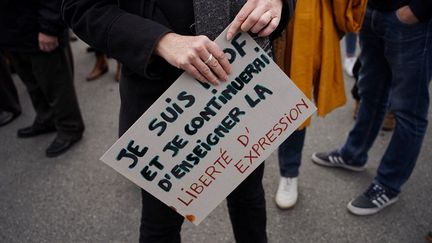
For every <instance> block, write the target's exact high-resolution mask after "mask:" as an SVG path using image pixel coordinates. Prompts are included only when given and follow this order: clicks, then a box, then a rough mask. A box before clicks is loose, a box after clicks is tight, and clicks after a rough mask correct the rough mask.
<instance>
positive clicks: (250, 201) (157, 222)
mask: <svg viewBox="0 0 432 243" xmlns="http://www.w3.org/2000/svg"><path fill="white" fill-rule="evenodd" d="M263 175H264V163H263V164H262V165H260V166H259V167H258V168H257V169H256V170H255V171H254V172H252V173H251V174H250V175H249V176H248V177H247V178H246V179H245V180H244V181H243V182H242V183H241V184H240V185H239V186H238V187H237V188H236V189H235V190H234V191H233V192H231V194H230V195H229V196H228V197H227V201H228V211H229V215H230V219H231V224H232V227H233V231H234V237H235V239H236V242H237V243H250V242H253V243H265V242H267V234H266V208H265V198H264V188H263V186H262V183H261V180H262V178H263ZM141 191H142V216H141V227H140V240H139V241H140V242H141V243H162V242H163V243H178V242H180V241H181V237H180V230H181V226H182V224H183V221H184V218H183V217H182V216H181V215H180V214H178V213H176V212H175V211H174V210H172V209H171V208H169V207H168V206H166V205H165V204H164V203H162V202H161V201H159V200H158V199H156V198H155V197H153V196H152V195H150V194H149V193H148V192H146V191H144V190H141Z"/></svg>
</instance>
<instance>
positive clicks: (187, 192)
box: [101, 32, 316, 225]
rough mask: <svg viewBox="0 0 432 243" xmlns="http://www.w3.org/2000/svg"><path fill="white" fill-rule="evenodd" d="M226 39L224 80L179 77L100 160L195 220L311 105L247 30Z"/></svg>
mask: <svg viewBox="0 0 432 243" xmlns="http://www.w3.org/2000/svg"><path fill="white" fill-rule="evenodd" d="M225 36H226V32H223V33H222V34H221V35H220V36H219V37H218V38H217V39H216V43H217V44H218V45H219V46H220V47H221V48H222V50H224V52H225V54H226V55H227V57H228V59H229V61H230V63H231V65H232V70H233V71H232V73H231V74H230V76H229V81H228V82H224V83H221V84H220V85H217V86H210V85H206V84H202V83H200V82H198V81H196V80H195V79H194V78H192V77H191V76H189V75H188V74H186V73H184V74H182V75H181V76H180V77H179V78H178V79H177V80H176V81H175V83H174V84H173V85H172V86H171V87H170V88H169V89H168V90H167V91H166V92H165V93H164V94H163V95H162V96H161V97H160V98H159V99H158V100H157V101H156V102H155V103H154V104H153V105H152V106H151V107H150V108H149V109H148V110H147V111H146V112H145V113H144V114H143V115H142V116H141V118H139V119H138V120H137V121H136V122H135V124H134V125H133V126H132V127H130V129H129V130H128V131H127V132H126V133H125V134H124V135H123V136H122V137H121V138H120V139H119V140H118V141H117V142H116V143H115V144H114V145H113V146H112V147H111V148H110V149H109V150H108V151H107V152H106V153H105V154H104V155H103V156H102V158H101V160H102V161H103V162H105V163H106V164H108V165H109V166H111V167H112V168H114V169H115V170H116V171H118V172H119V173H121V174H122V175H124V176H125V177H127V178H128V179H129V180H131V181H133V182H134V183H135V184H137V185H138V186H140V187H141V188H143V189H144V190H146V191H148V192H149V193H151V194H152V195H154V196H155V197H156V198H158V199H159V200H161V201H162V202H164V203H165V204H167V205H168V206H170V207H172V208H173V209H174V210H176V211H177V212H178V213H180V214H181V215H183V216H184V217H186V218H187V219H188V220H189V221H191V222H192V223H194V224H196V225H198V224H199V223H200V222H201V221H202V220H203V219H204V218H205V217H206V216H207V215H208V214H209V213H210V212H211V211H212V210H213V209H214V208H215V207H216V206H217V205H218V204H219V203H220V202H221V201H222V200H224V199H225V198H226V197H227V196H228V195H229V193H230V192H231V191H233V190H234V189H235V188H236V187H237V186H238V185H239V184H240V183H241V182H242V181H243V180H244V179H245V178H246V177H247V176H248V175H249V174H250V173H251V172H252V171H253V170H254V169H255V168H256V167H257V166H259V165H260V164H261V163H262V162H263V161H264V159H266V158H267V157H268V156H269V155H270V154H271V153H272V152H273V151H274V150H275V149H276V148H277V147H278V146H279V144H281V143H282V142H283V141H284V140H285V139H286V138H287V137H288V136H289V135H290V134H291V133H292V132H293V131H295V130H296V128H297V127H299V126H300V125H301V124H302V123H303V122H304V121H305V120H306V119H307V118H308V117H309V116H310V115H311V114H312V113H313V112H314V111H315V110H316V108H315V106H314V105H313V104H312V103H311V101H310V100H308V99H307V98H306V97H305V96H304V94H303V93H302V92H301V91H300V90H299V89H298V88H297V87H296V86H295V85H294V84H293V82H292V81H291V80H290V79H289V78H288V77H287V76H286V75H285V74H284V73H283V72H282V71H281V70H280V69H279V68H278V66H277V65H276V64H275V63H274V62H273V61H272V60H271V58H270V57H269V56H268V55H267V54H266V53H265V51H264V50H262V49H261V48H260V47H259V46H258V44H257V43H256V42H255V41H254V40H253V39H252V38H251V37H250V36H249V35H248V34H247V33H238V34H237V35H236V36H235V37H234V38H233V39H232V40H231V41H229V42H228V41H226V40H225V38H224V37H225Z"/></svg>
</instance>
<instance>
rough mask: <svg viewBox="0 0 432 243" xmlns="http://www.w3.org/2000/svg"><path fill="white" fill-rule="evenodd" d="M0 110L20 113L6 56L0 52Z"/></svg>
mask: <svg viewBox="0 0 432 243" xmlns="http://www.w3.org/2000/svg"><path fill="white" fill-rule="evenodd" d="M0 110H2V111H9V112H12V113H14V114H20V113H21V106H20V103H19V99H18V93H17V90H16V88H15V85H14V83H13V80H12V77H11V74H10V71H9V67H8V64H7V63H6V57H5V56H4V55H3V54H2V53H1V52H0Z"/></svg>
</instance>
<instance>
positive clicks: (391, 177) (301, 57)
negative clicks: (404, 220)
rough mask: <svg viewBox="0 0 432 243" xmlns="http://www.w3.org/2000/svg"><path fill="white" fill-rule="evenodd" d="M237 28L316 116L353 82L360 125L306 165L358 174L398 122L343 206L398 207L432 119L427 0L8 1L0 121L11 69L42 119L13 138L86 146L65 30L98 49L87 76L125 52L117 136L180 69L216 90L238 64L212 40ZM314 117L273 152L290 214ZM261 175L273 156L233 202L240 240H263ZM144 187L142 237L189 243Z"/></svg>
mask: <svg viewBox="0 0 432 243" xmlns="http://www.w3.org/2000/svg"><path fill="white" fill-rule="evenodd" d="M23 6H25V8H24V7H23ZM228 25H229V26H230V27H229V28H228V32H227V36H226V38H227V39H228V40H229V39H231V38H232V37H233V35H234V33H236V32H237V31H245V32H246V31H249V32H251V33H253V34H254V35H255V37H254V38H255V39H256V40H257V41H258V43H260V45H261V46H262V47H263V48H264V49H265V50H266V51H268V52H272V53H273V54H274V59H275V61H276V63H277V64H278V65H279V66H280V67H281V69H282V70H283V71H284V72H285V73H287V75H288V76H290V77H291V79H292V80H293V81H294V82H295V83H296V84H297V86H298V87H299V88H300V89H301V90H302V91H303V92H304V93H305V95H306V96H308V97H309V98H310V99H311V100H313V101H314V102H315V104H316V106H317V108H318V112H317V114H318V115H319V116H325V115H327V114H329V113H330V112H331V111H333V110H334V109H336V108H338V107H341V106H343V105H345V103H346V97H345V88H344V85H345V82H344V76H343V71H345V72H346V74H347V75H348V76H353V77H354V78H355V80H356V82H355V86H354V88H353V92H352V93H353V97H354V99H355V100H356V102H355V103H356V108H355V112H354V116H355V123H354V125H353V127H352V129H351V131H350V132H349V134H348V136H347V138H346V141H345V143H344V144H342V145H341V146H340V147H339V148H335V149H334V150H331V151H325V152H318V151H317V152H316V153H314V154H313V155H312V158H311V159H312V161H313V162H314V163H315V164H317V165H319V166H325V167H329V168H340V169H344V170H348V171H355V172H359V171H363V170H364V169H365V165H366V164H367V162H368V152H369V150H370V149H371V148H372V146H373V143H374V141H375V139H376V138H377V136H378V133H379V131H380V129H385V130H391V131H393V134H392V136H391V139H390V142H389V144H388V146H387V148H386V150H385V151H384V154H383V156H382V158H381V160H380V164H379V167H378V169H377V172H376V176H375V178H374V179H373V181H371V183H370V185H368V186H365V187H366V188H365V190H364V191H363V192H361V193H359V194H358V196H357V197H356V198H355V199H353V200H351V201H350V202H348V204H347V208H348V210H349V212H351V213H352V214H354V215H360V216H363V215H371V214H375V213H378V212H379V211H381V210H382V209H384V208H385V207H387V206H389V205H391V204H393V203H395V202H397V200H398V199H399V197H400V195H401V191H402V186H403V185H404V184H405V183H406V182H407V180H408V179H409V177H410V175H411V173H412V171H413V169H414V167H415V164H416V161H417V157H418V155H419V153H420V149H421V147H422V143H423V139H424V136H425V133H426V128H427V124H428V119H427V116H428V108H429V103H430V100H429V84H430V81H431V78H432V1H430V0H396V1H379V0H369V1H368V2H367V1H366V0H357V1H348V0H346V1H338V2H337V3H330V2H328V1H323V2H318V1H304V0H297V1H293V0H274V1H269V0H248V1H242V0H233V1H208V0H179V1H167V0H160V1H157V2H156V1H148V0H134V1H130V0H124V1H123V0H119V1H113V0H101V1H95V0H63V3H62V4H61V1H54V0H49V1H48V0H46V1H30V2H29V1H25V0H17V1H5V2H2V3H0V31H1V32H2V33H3V34H2V35H1V36H0V84H1V85H0V126H5V125H6V124H8V123H10V122H12V121H13V120H14V119H15V118H17V117H18V116H19V115H20V114H21V112H22V111H21V107H20V103H19V99H18V95H17V91H16V88H15V86H14V81H13V79H12V76H11V72H12V70H13V71H14V72H16V74H17V75H18V77H19V78H20V80H21V81H22V82H23V83H24V84H25V86H26V88H27V91H28V94H29V96H30V98H31V102H32V104H33V107H34V109H35V113H36V115H35V118H34V121H33V123H32V124H30V125H29V126H27V127H24V128H22V129H19V130H18V131H17V136H18V137H19V138H31V137H34V136H38V135H40V134H45V133H56V136H55V139H54V140H53V141H52V143H51V144H50V145H49V146H48V147H47V149H46V151H45V153H46V156H47V157H57V156H59V155H61V154H63V153H65V152H66V151H68V150H69V149H70V148H71V147H72V146H73V145H74V144H76V143H77V142H78V141H80V139H81V138H82V136H83V133H84V121H83V119H82V116H81V112H80V107H79V104H78V100H77V95H76V92H75V88H74V84H73V82H74V68H73V59H72V50H71V47H70V43H69V42H70V36H69V34H70V33H69V29H68V28H71V29H72V30H73V32H74V33H76V35H77V36H79V38H80V39H82V40H83V41H85V42H86V43H88V44H89V46H91V49H89V51H94V52H95V65H94V67H93V69H92V70H91V71H90V73H89V75H88V76H87V77H86V79H87V81H92V80H95V79H98V78H100V77H101V76H102V75H103V74H105V73H106V72H107V71H108V65H107V58H108V55H109V56H110V57H112V58H115V59H116V60H118V66H117V71H116V75H115V80H117V81H120V82H119V85H120V92H121V109H120V124H119V134H120V135H121V134H123V133H124V132H125V131H126V130H127V129H128V128H129V127H130V126H131V125H132V124H133V123H134V122H135V121H136V120H137V119H138V118H139V117H140V116H141V115H142V113H144V112H145V111H146V110H147V109H148V108H149V107H150V106H151V104H152V103H153V102H154V101H155V100H156V99H157V98H158V97H159V96H160V95H161V94H162V93H163V92H164V91H165V90H166V89H167V88H168V87H169V86H170V85H171V84H172V82H173V81H174V80H176V78H177V77H178V76H179V75H180V74H181V73H182V72H183V71H185V72H187V73H189V74H190V75H192V76H193V77H194V78H195V79H197V80H198V81H199V82H206V83H209V84H211V85H216V84H218V83H220V82H224V81H226V80H227V78H228V75H229V74H230V72H231V65H230V63H229V61H228V59H227V57H226V56H225V55H224V53H223V52H222V51H221V49H220V48H219V47H218V46H217V45H216V44H215V43H214V42H213V40H214V38H215V37H216V36H218V35H219V33H220V32H222V30H224V29H225V27H226V26H228ZM344 34H345V38H346V54H345V57H346V58H345V59H344V60H342V55H341V51H340V50H341V48H340V40H341V38H342V36H344ZM357 38H358V39H359V42H358V43H359V44H357ZM357 45H359V47H360V49H359V51H357V52H356V46H357ZM120 63H121V64H120ZM120 69H121V70H122V72H120ZM384 120H386V122H384ZM387 120H389V121H388V123H389V124H390V125H388V124H387ZM383 122H384V123H385V124H384V126H383ZM310 123H311V120H308V121H307V122H305V123H304V124H303V125H302V126H301V127H300V128H298V130H297V131H295V132H294V133H293V134H292V135H291V136H290V137H289V138H288V139H287V140H285V141H284V142H283V143H282V144H281V145H280V147H279V149H278V160H279V168H280V182H279V186H278V190H277V192H276V195H275V202H276V205H277V206H278V207H279V208H281V209H288V208H291V207H293V206H294V205H295V204H296V202H297V200H298V178H299V167H300V165H301V161H302V150H303V147H304V143H305V136H306V127H307V126H308V125H309V124H310ZM386 124H387V125H386ZM407 144H408V145H409V146H407ZM263 172H264V164H262V165H261V166H259V167H258V168H257V169H256V170H255V171H254V172H253V173H252V174H251V175H250V176H248V177H247V178H246V179H245V180H244V181H243V182H242V183H241V184H240V185H239V186H238V187H237V188H236V189H235V190H234V191H233V192H232V193H231V194H230V195H229V196H228V198H227V201H228V210H229V214H230V218H231V223H232V227H233V231H234V236H235V239H236V241H237V242H267V234H266V210H265V204H266V202H265V198H264V190H263V186H262V182H261V181H262V178H263ZM141 192H142V216H141V227H140V242H180V239H181V237H180V231H181V225H182V223H183V221H184V218H183V217H182V216H180V215H179V214H177V213H176V212H174V211H173V210H172V209H171V208H169V207H168V206H166V205H165V204H163V203H162V202H160V201H159V200H158V199H156V198H155V197H154V196H152V195H151V194H150V193H148V192H146V191H145V190H142V191H141ZM251 218H253V220H251ZM428 238H429V240H430V238H431V236H430V235H429V236H428Z"/></svg>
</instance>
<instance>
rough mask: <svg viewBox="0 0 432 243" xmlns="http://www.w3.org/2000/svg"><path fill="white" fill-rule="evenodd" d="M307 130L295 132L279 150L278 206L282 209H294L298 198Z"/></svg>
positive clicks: (276, 199) (276, 198)
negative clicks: (300, 168) (300, 170)
mask: <svg viewBox="0 0 432 243" xmlns="http://www.w3.org/2000/svg"><path fill="white" fill-rule="evenodd" d="M305 136H306V129H303V130H297V131H294V132H293V133H292V134H291V136H289V137H288V138H287V139H286V140H285V141H284V142H283V143H282V144H281V145H280V146H279V149H278V158H279V171H280V175H281V178H280V180H279V186H278V190H277V192H276V196H275V201H276V205H277V206H278V207H279V208H281V209H287V208H291V207H293V206H294V205H295V204H296V202H297V198H298V189H297V187H298V175H299V167H300V163H301V158H302V151H303V146H304V140H305Z"/></svg>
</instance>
